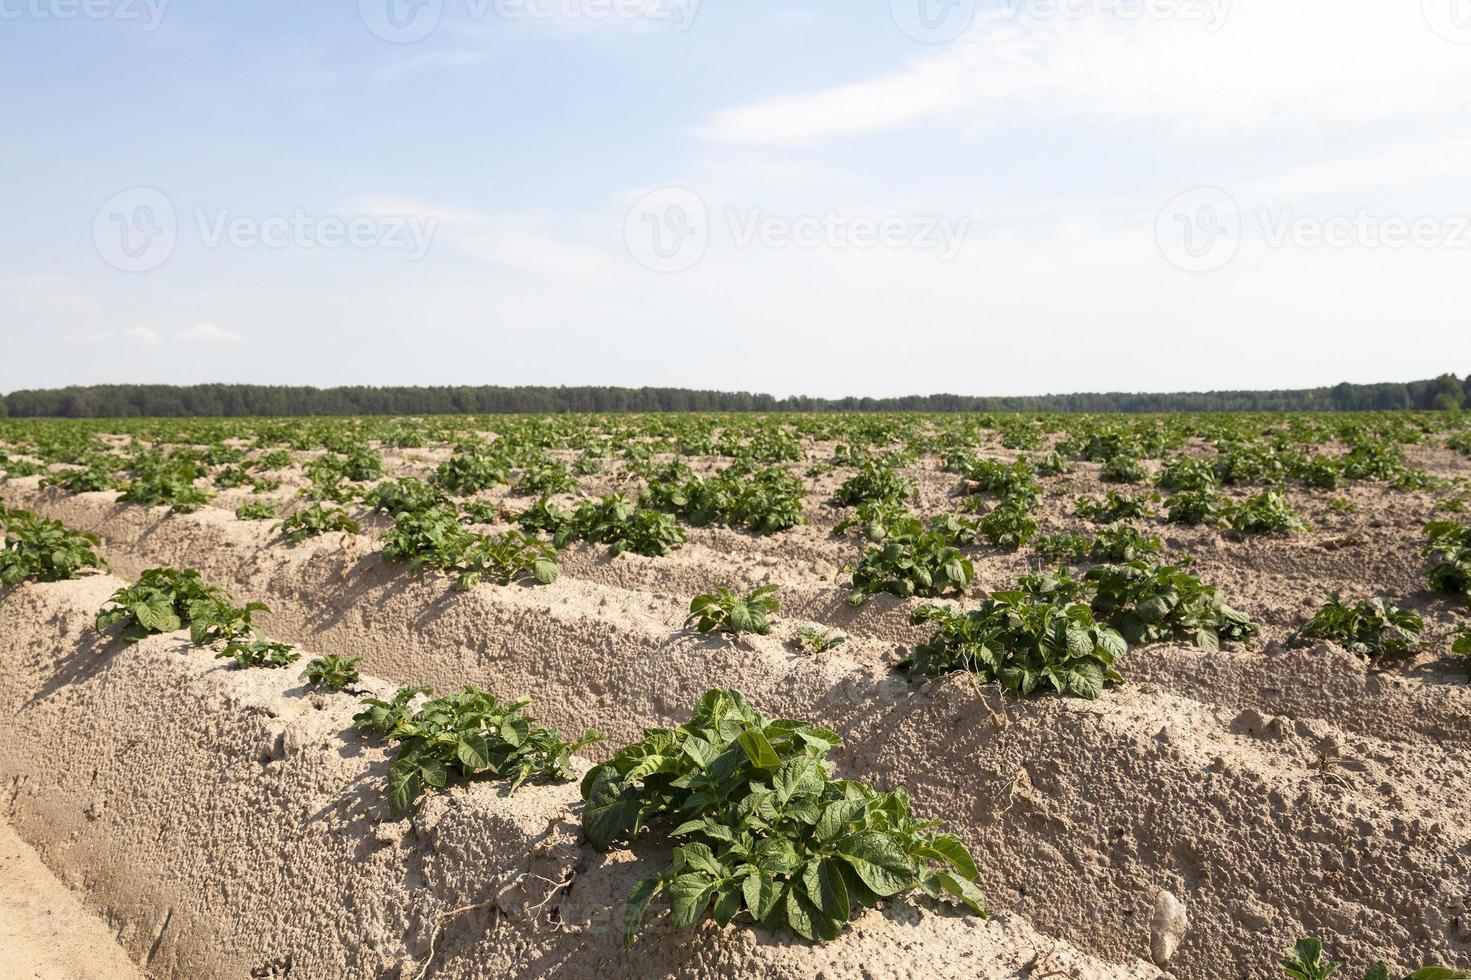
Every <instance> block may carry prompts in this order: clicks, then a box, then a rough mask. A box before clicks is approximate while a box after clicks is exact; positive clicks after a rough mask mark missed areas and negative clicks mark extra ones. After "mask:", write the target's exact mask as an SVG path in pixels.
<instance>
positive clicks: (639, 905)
mask: <svg viewBox="0 0 1471 980" xmlns="http://www.w3.org/2000/svg"><path fill="white" fill-rule="evenodd" d="M663 889H664V879H663V877H662V876H660V875H654V876H653V877H652V878H645V879H644V880H642V881H640V882H639V883H638V884H637V885H635V886H634V888H633V891H632V892H630V893H629V896H628V908H627V910H626V912H625V913H624V917H623V946H624V948H627V947H629V946H632V945H633V938H634V936H636V935H637V934H638V927H639V926H640V925H642V924H643V921H644V913H645V912H646V911H647V910H648V908H649V902H651V901H653V898H654V896H655V895H657V894H659V892H661V891H663Z"/></svg>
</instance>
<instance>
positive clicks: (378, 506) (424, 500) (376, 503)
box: [363, 477, 449, 517]
mask: <svg viewBox="0 0 1471 980" xmlns="http://www.w3.org/2000/svg"><path fill="white" fill-rule="evenodd" d="M363 503H365V504H367V505H368V506H369V507H372V508H373V509H374V510H376V511H381V512H383V513H385V514H387V515H389V516H390V517H397V516H398V515H399V514H422V513H424V512H425V511H427V510H433V509H434V508H436V507H441V506H444V505H446V504H448V503H449V498H448V497H446V496H445V495H444V491H443V490H441V489H439V487H436V486H435V485H434V484H432V483H429V482H427V481H425V480H419V479H416V478H414V477H404V478H402V479H398V480H385V481H384V482H382V483H380V484H378V485H377V486H375V487H373V488H372V489H371V490H369V491H368V492H367V493H366V494H365V495H364V496H363Z"/></svg>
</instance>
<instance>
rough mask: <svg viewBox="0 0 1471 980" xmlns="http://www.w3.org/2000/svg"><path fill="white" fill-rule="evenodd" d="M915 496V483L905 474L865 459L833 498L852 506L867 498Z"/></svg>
mask: <svg viewBox="0 0 1471 980" xmlns="http://www.w3.org/2000/svg"><path fill="white" fill-rule="evenodd" d="M912 496H914V484H913V483H910V482H909V481H908V480H907V479H905V477H904V476H903V474H901V473H899V472H898V471H897V470H894V469H892V468H890V467H888V466H885V465H884V464H882V463H878V462H875V461H874V460H865V461H864V462H863V463H862V465H860V466H859V468H858V472H857V474H855V475H854V476H853V477H852V478H850V479H849V480H847V481H846V482H844V483H843V485H842V486H840V487H838V490H837V493H835V494H834V495H833V499H834V500H835V501H837V502H838V503H840V504H846V505H849V506H852V505H854V504H859V503H862V502H863V501H865V500H895V501H898V500H907V499H909V498H910V497H912Z"/></svg>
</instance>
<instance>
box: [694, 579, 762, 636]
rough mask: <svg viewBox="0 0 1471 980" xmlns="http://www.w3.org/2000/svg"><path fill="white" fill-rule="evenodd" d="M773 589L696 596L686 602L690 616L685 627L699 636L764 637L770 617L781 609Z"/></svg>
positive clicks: (715, 592)
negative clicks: (728, 634)
mask: <svg viewBox="0 0 1471 980" xmlns="http://www.w3.org/2000/svg"><path fill="white" fill-rule="evenodd" d="M777 588H778V587H777V586H775V585H763V586H761V587H760V588H758V589H756V590H754V591H752V592H750V593H749V594H747V595H745V596H740V595H737V594H736V593H734V592H732V591H731V590H730V589H727V588H724V587H722V588H719V589H717V590H715V591H714V592H711V593H706V594H704V595H697V596H695V597H694V599H692V600H690V614H689V617H688V618H687V619H686V620H685V625H686V626H694V628H695V629H696V630H698V631H699V632H701V633H712V632H714V631H715V630H724V631H726V632H729V633H734V634H739V633H755V634H756V635H757V636H766V635H767V634H768V633H770V632H771V617H772V616H773V615H775V614H776V612H777V610H779V609H780V608H781V602H780V600H778V599H777V598H776V591H777Z"/></svg>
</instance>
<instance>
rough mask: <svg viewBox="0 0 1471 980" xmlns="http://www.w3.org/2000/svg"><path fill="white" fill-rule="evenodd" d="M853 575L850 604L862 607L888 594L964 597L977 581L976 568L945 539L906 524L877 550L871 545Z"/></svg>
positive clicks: (915, 524) (913, 523) (892, 531)
mask: <svg viewBox="0 0 1471 980" xmlns="http://www.w3.org/2000/svg"><path fill="white" fill-rule="evenodd" d="M848 571H850V572H851V574H852V590H851V591H850V592H849V595H848V602H849V604H850V605H854V606H861V605H863V604H864V603H865V602H867V601H868V600H869V598H870V597H872V596H875V595H878V594H880V593H884V592H887V593H890V594H891V595H896V596H899V597H900V598H909V597H910V596H921V597H924V598H938V597H940V596H944V595H946V594H948V593H954V592H964V591H965V589H966V588H967V587H968V586H969V585H970V581H971V579H972V578H973V577H974V576H975V565H974V564H973V563H972V562H971V560H970V559H969V558H967V557H965V555H964V554H962V553H961V551H960V549H959V548H957V547H955V546H954V545H953V544H951V543H950V540H949V538H948V537H947V536H946V535H945V534H943V533H941V532H937V531H935V530H934V529H930V528H925V527H924V526H923V525H921V524H920V522H919V521H917V520H914V519H912V518H911V519H909V520H908V521H906V522H904V524H903V525H901V526H900V527H898V528H893V529H890V532H889V534H888V536H887V537H886V538H885V539H884V540H883V541H882V542H881V543H880V544H877V545H871V546H870V547H869V548H868V549H867V550H866V551H865V552H864V554H863V558H862V560H861V561H859V562H858V564H857V565H856V566H852V567H851V568H849V569H848Z"/></svg>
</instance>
